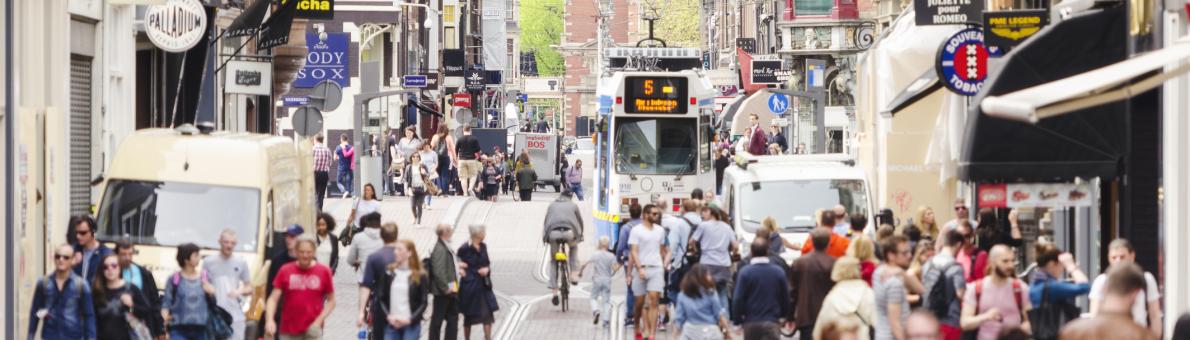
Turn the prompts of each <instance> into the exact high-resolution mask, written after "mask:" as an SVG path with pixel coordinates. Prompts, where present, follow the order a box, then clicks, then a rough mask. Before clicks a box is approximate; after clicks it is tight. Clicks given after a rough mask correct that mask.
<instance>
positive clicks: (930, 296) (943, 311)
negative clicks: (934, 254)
mask: <svg viewBox="0 0 1190 340" xmlns="http://www.w3.org/2000/svg"><path fill="white" fill-rule="evenodd" d="M956 265H958V263H957V262H951V263H949V264H947V265H945V266H942V267H937V266H935V267H933V268H931V269H930V270H931V271H933V270H939V271H941V272H939V273H938V279H937V280H936V281H934V285H933V286H931V287H930V291H929V292H927V293H926V301H925V307H926V309H928V310H929V311H930V313H933V314H934V316H935V317H937V318H938V319H943V318H946V316H947V315H948V314H950V303H951V302H952V301H954V300H955V299H958V296H957V295H956V294H957V292H955V289H954V285H953V284H951V283H950V282H949V280H947V278H946V271H947V270H949V269H950V268H951V267H953V266H956Z"/></svg>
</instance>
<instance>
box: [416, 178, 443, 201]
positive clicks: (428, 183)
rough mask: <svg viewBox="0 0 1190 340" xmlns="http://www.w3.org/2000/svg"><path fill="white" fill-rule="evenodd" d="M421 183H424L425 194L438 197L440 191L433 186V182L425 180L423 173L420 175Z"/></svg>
mask: <svg viewBox="0 0 1190 340" xmlns="http://www.w3.org/2000/svg"><path fill="white" fill-rule="evenodd" d="M421 181H422V183H425V186H426V192H429V193H430V195H433V196H438V193H440V192H442V189H439V188H438V186H437V185H435V184H434V182H432V181H430V179H429V178H427V177H426V174H424V173H423V174H421Z"/></svg>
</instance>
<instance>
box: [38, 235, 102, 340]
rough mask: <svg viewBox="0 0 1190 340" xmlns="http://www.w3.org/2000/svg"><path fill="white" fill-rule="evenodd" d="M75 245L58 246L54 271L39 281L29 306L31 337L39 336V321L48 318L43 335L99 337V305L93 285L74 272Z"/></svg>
mask: <svg viewBox="0 0 1190 340" xmlns="http://www.w3.org/2000/svg"><path fill="white" fill-rule="evenodd" d="M73 262H74V247H72V246H71V245H69V244H62V245H59V246H58V247H57V248H55V249H54V272H53V273H50V274H49V275H46V276H45V277H43V278H41V279H40V280H38V281H37V288H36V289H35V290H34V291H33V305H32V306H31V308H30V309H29V314H30V315H29V336H28V339H29V340H33V339H34V338H36V337H37V325H38V324H39V323H42V322H44V326H43V327H42V329H41V338H42V339H47V340H50V339H95V305H94V304H92V302H91V288H90V287H88V286H87V282H86V281H83V278H82V277H81V276H79V275H78V274H75V273H73V272H71V269H70V268H71V265H72V264H73Z"/></svg>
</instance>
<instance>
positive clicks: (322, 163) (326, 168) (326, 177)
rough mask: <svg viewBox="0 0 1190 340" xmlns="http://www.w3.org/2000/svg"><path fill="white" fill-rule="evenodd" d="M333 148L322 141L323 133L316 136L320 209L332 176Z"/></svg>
mask: <svg viewBox="0 0 1190 340" xmlns="http://www.w3.org/2000/svg"><path fill="white" fill-rule="evenodd" d="M330 171H331V150H330V149H327V147H326V144H323V143H322V135H321V134H319V135H317V136H315V137H314V193H315V194H316V195H317V196H318V211H322V200H323V199H325V198H326V185H327V183H328V182H330V178H331V173H330Z"/></svg>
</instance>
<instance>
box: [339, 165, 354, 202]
mask: <svg viewBox="0 0 1190 340" xmlns="http://www.w3.org/2000/svg"><path fill="white" fill-rule="evenodd" d="M353 176H355V174H354V173H352V172H351V169H339V178H338V181H339V192H342V193H347V196H351V183H352V179H353Z"/></svg>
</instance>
